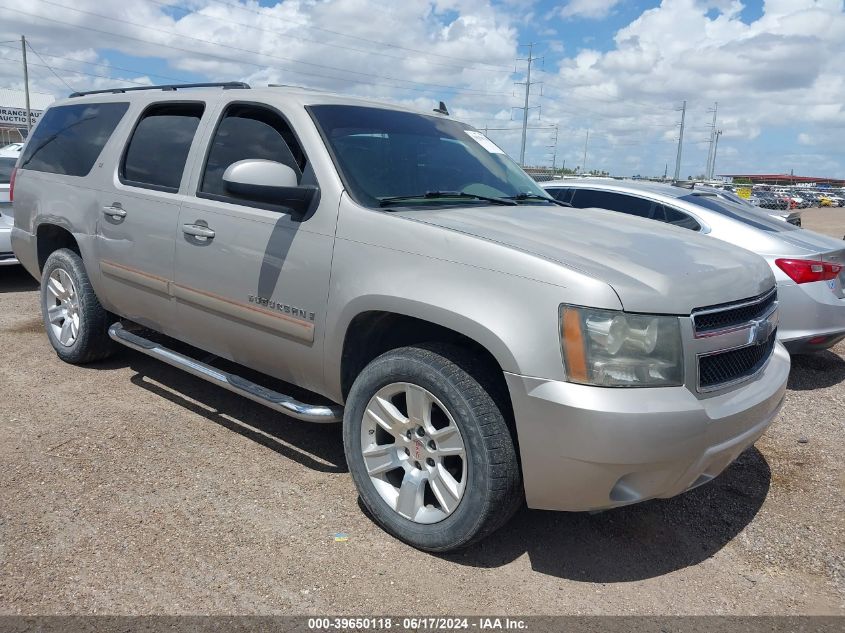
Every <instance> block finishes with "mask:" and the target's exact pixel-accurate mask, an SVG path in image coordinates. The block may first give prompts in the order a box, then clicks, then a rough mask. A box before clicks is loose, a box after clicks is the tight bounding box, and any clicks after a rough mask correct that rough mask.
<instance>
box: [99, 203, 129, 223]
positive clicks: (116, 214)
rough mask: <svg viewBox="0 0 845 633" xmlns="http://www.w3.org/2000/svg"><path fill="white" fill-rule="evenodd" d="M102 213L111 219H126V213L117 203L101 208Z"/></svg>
mask: <svg viewBox="0 0 845 633" xmlns="http://www.w3.org/2000/svg"><path fill="white" fill-rule="evenodd" d="M103 213H105V214H106V215H109V216H111V217H113V218H114V219H115V220H119V219H120V218H125V217H126V211H125V210H124V208H123V207H121V206H120V204H118V203H117V202H115V203H113V204H111V205H110V206H107V207H103Z"/></svg>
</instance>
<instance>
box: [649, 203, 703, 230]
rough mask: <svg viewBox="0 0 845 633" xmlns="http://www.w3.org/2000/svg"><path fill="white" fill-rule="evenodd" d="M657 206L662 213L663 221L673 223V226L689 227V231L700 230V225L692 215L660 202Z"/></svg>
mask: <svg viewBox="0 0 845 633" xmlns="http://www.w3.org/2000/svg"><path fill="white" fill-rule="evenodd" d="M658 206H659V207H660V210H661V211H660V213H661V215H662V220H663V222H666V223H667V224H674V225H675V226H680V227H681V228H684V229H690V230H691V231H700V230H701V225H700V224H699V223H698V222H696V221H695V219H693V217H692V216H690V215H687V214H686V213H684V212H682V211H678V210H677V209H673V208H672V207H667V206H664V205H662V204H661V205H658Z"/></svg>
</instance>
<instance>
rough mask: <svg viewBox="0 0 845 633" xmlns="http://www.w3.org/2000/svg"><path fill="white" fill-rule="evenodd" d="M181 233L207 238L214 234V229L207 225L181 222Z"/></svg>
mask: <svg viewBox="0 0 845 633" xmlns="http://www.w3.org/2000/svg"><path fill="white" fill-rule="evenodd" d="M182 233H184V234H185V235H193V236H194V237H204V238H207V239H209V240H210V239H211V238H213V237H214V236H215V233H214V231H212V230H211V229H210V228H208V227H207V226H201V225H199V224H183V225H182Z"/></svg>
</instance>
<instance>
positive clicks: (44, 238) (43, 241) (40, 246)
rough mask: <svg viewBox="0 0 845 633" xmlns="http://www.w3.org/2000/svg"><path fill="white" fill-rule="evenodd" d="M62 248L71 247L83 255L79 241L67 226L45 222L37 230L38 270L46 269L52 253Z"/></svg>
mask: <svg viewBox="0 0 845 633" xmlns="http://www.w3.org/2000/svg"><path fill="white" fill-rule="evenodd" d="M60 248H69V249H70V250H72V251H73V252H75V253H76V254H77V255H79V256H80V257H82V250H81V249H80V248H79V242H78V241H77V239H76V237H74V235H73V233H72V232H71V231H70V229H69V228H68V227H67V226H62V225H61V224H55V223H52V222H43V223H41V224H39V225H38V227H37V228H36V230H35V251H36V255H37V258H38V272H39V273H41V272H43V271H44V264H46V263H47V258H48V257H50V255H51V254H52V253H54V252H55V251H57V250H59V249H60Z"/></svg>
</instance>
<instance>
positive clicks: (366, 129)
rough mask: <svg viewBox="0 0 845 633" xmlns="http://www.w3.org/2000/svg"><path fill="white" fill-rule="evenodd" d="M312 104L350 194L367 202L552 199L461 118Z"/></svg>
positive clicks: (425, 203) (432, 203) (468, 202)
mask: <svg viewBox="0 0 845 633" xmlns="http://www.w3.org/2000/svg"><path fill="white" fill-rule="evenodd" d="M309 111H310V112H311V113H312V116H313V117H314V120H315V122H316V123H317V126H318V127H319V128H320V131H321V132H322V134H323V138H324V139H325V141H326V143H327V145H328V146H329V149H330V151H331V153H332V155H333V158H334V161H335V165H336V167H337V169H338V171H339V172H340V176H341V178H342V179H343V183H344V185H345V186H346V188H347V190H348V191H349V194H350V195H351V196H352V198H353V199H354V200H355V201H356V202H358V203H359V204H362V205H364V206H368V207H379V206H385V204H383V203H382V201H384V203H389V204H390V205H391V206H395V205H403V206H406V205H414V206H426V207H430V206H441V205H456V204H460V205H475V204H489V203H490V201H489V200H484V198H510V199H517V200H518V201H519V202H520V203H521V204H551V203H550V202H546V200H549V196H548V194H547V193H546V192H545V191H544V190H543V189H541V188H540V186H539V185H537V183H535V182H534V181H533V180H532V179H531V177H530V176H528V174H526V173H525V172H524V171H522V169H520V168H519V166H517V164H516V163H515V162H514V161H513V160H511V159H510V158H509V157H508V156H507V155H506V154H505V153H504V152H503V151H502V150H501V149H499V148H498V147H496V145H495V144H493V143H492V142H491V141H490V140H489V139H487V137H485V136H484V135H483V134H481V133H480V132H477V131H476V130H473V129H472V128H471V127H469V126H467V125H464V124H462V123H458V122H457V121H451V120H449V119H444V118H440V117H434V116H425V115H421V114H414V113H412V112H401V111H397V110H388V109H382V108H370V107H362V106H344V105H317V106H311V107H310V108H309ZM427 193H428V194H436V193H443V194H451V195H442V196H437V195H429V196H427V197H426V194H427ZM456 193H458V194H464V195H460V196H459V195H454V194H456ZM473 196H479V197H480V198H473ZM532 196H538V197H540V199H539V200H537V199H534V198H532ZM399 198H404V199H402V200H399Z"/></svg>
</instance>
